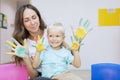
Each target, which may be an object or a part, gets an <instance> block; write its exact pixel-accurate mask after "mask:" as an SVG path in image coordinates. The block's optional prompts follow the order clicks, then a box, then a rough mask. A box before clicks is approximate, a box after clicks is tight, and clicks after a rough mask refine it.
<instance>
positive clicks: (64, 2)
mask: <svg viewBox="0 0 120 80" xmlns="http://www.w3.org/2000/svg"><path fill="white" fill-rule="evenodd" d="M31 3H32V4H33V5H35V6H36V7H37V8H38V9H39V10H40V12H41V14H42V17H43V19H44V20H45V22H46V23H47V24H48V25H49V24H51V23H54V22H56V21H57V22H58V21H59V22H62V23H63V24H64V25H65V28H66V30H67V32H66V35H67V38H66V41H67V42H68V43H71V42H70V38H69V37H68V36H70V35H71V29H70V25H73V26H75V27H77V26H78V23H79V19H80V18H84V20H86V19H88V20H89V21H90V27H93V30H92V31H91V32H90V33H89V34H88V35H87V37H86V38H85V39H84V41H83V42H84V44H85V45H84V46H82V47H81V52H80V57H81V61H82V66H81V68H80V69H90V66H91V64H94V63H99V62H113V63H120V58H119V57H120V42H119V41H120V26H117V27H115V26H111V27H99V26H98V9H99V8H108V9H109V8H113V9H114V8H120V0H116V1H115V0H32V2H31ZM68 39H69V40H68Z"/></svg>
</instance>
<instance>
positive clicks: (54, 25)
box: [47, 22, 65, 35]
mask: <svg viewBox="0 0 120 80" xmlns="http://www.w3.org/2000/svg"><path fill="white" fill-rule="evenodd" d="M56 28H57V29H59V30H60V31H61V32H62V33H63V35H64V34H65V29H64V26H63V24H62V23H60V22H56V23H54V24H52V25H50V26H48V27H47V32H49V29H56Z"/></svg>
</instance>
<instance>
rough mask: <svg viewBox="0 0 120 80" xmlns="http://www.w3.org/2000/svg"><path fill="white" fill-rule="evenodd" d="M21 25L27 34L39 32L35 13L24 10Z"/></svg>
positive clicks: (30, 10) (38, 23) (27, 9)
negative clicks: (22, 24)
mask: <svg viewBox="0 0 120 80" xmlns="http://www.w3.org/2000/svg"><path fill="white" fill-rule="evenodd" d="M23 23H24V26H25V28H26V29H27V30H28V32H29V33H33V34H34V33H36V32H37V31H38V30H39V26H40V22H39V17H38V15H37V14H36V12H35V11H34V10H32V9H29V8H26V9H25V10H24V12H23Z"/></svg>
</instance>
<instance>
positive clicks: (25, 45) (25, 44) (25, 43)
mask: <svg viewBox="0 0 120 80" xmlns="http://www.w3.org/2000/svg"><path fill="white" fill-rule="evenodd" d="M23 45H24V47H25V48H26V47H27V42H26V39H24V43H23Z"/></svg>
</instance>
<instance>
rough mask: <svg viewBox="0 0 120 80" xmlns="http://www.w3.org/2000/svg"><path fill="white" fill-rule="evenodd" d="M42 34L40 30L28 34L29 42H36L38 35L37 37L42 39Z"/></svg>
mask: <svg viewBox="0 0 120 80" xmlns="http://www.w3.org/2000/svg"><path fill="white" fill-rule="evenodd" d="M43 33H44V31H42V30H40V29H39V30H38V31H37V32H34V33H32V32H30V36H29V38H30V39H31V40H34V41H37V39H38V35H39V36H40V38H41V37H43Z"/></svg>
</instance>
